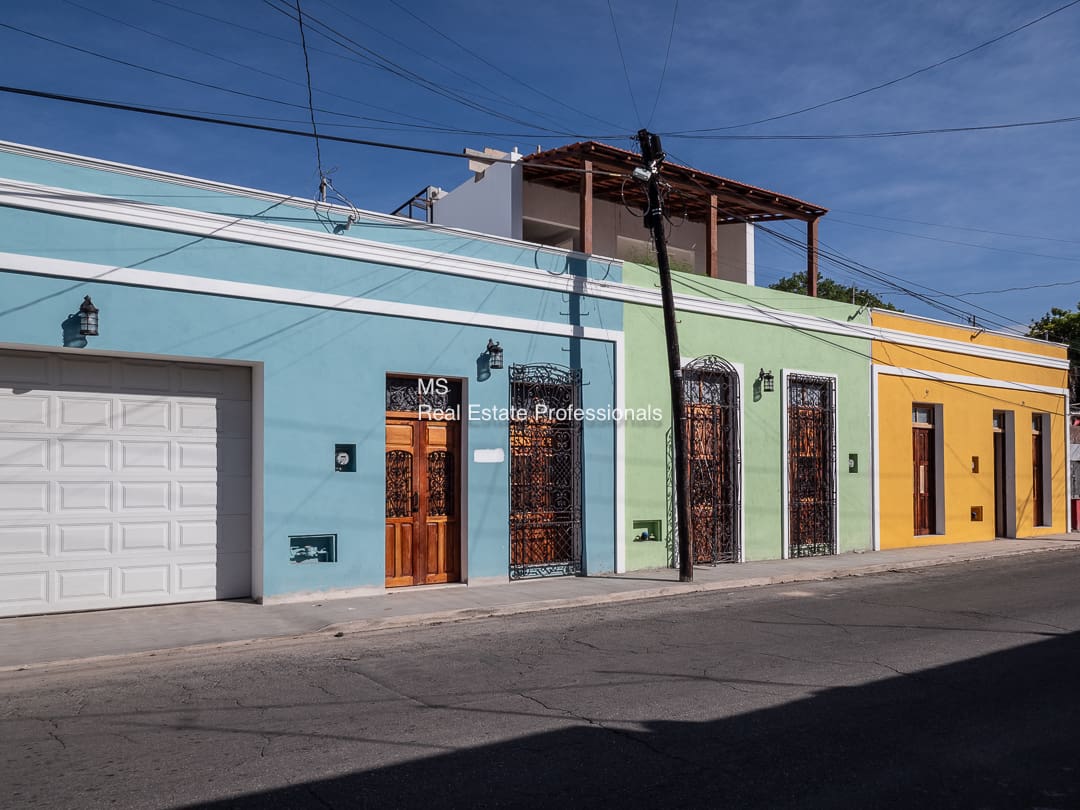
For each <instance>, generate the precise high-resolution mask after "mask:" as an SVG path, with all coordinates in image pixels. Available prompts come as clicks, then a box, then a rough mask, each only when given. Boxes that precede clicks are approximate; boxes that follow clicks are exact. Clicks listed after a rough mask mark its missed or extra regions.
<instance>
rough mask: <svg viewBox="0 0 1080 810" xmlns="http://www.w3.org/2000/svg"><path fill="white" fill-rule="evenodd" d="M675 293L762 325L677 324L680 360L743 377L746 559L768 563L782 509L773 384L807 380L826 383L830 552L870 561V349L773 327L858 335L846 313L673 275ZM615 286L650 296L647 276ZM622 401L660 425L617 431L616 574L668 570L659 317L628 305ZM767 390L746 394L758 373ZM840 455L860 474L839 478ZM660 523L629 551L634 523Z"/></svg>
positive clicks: (834, 306) (854, 317) (858, 342)
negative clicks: (833, 540)
mask: <svg viewBox="0 0 1080 810" xmlns="http://www.w3.org/2000/svg"><path fill="white" fill-rule="evenodd" d="M675 276H676V279H675V291H676V293H685V294H688V295H694V296H698V297H705V298H713V299H717V300H721V301H726V302H730V303H738V304H748V305H752V306H754V307H756V308H757V310H758V311H760V312H765V313H768V315H767V316H766V317H767V318H768V319H769V322H766V323H755V322H750V321H743V320H737V319H734V318H722V317H717V316H713V315H703V314H697V313H689V312H679V316H678V317H679V324H678V329H679V341H680V350H681V353H682V356H683V358H684V359H690V358H694V357H699V356H703V355H708V354H716V355H719V356H721V357H723V358H724V359H726V360H727V361H728V362H730V363H732V364H733V365H735V366H737V367H738V366H740V365H741V366H742V390H741V398H742V417H743V439H742V442H743V443H742V460H743V475H744V478H743V489H742V500H743V505H744V519H743V532H744V536H745V559H746V560H764V559H775V558H779V557H780V556H781V555H782V553H783V539H782V519H783V513H784V509H785V505H784V503H783V502H782V498H781V482H782V476H783V475H784V470H783V469H782V467H783V447H782V441H781V435H782V433H781V430H782V413H783V411H782V406H783V399H782V397H783V394H782V386H781V373H782V371H784V370H785V369H786V370H797V371H806V372H811V373H818V374H835V375H836V376H837V378H838V379H837V386H836V390H837V454H838V457H839V459H840V465H839V473H838V476H839V480H838V540H839V543H838V545H839V550H840V551H853V550H857V549H869V548H870V547H871V544H872V537H871V479H870V458H871V454H870V451H871V420H870V360H869V352H870V344H869V341H867V340H862V339H859V338H850V337H840V336H837V335H830V334H820V333H811V332H803V331H800V330H798V329H795V328H792V327H791V326H788V325H786V324H784V323H783V319H784V316H785V313H792V312H801V313H805V314H812V315H816V316H820V317H824V318H829V319H831V320H835V321H840V322H844V323H847V322H849V319H850V320H851V321H853V322H857V323H868V322H869V318H868V316H867V315H866V314H865V313H864V312H862V311H860V310H858V309H857V308H855V307H852V306H848V305H846V304H839V303H836V302H832V301H823V300H820V299H812V298H806V297H805V296H799V295H792V294H789V293H782V292H778V291H776V290H769V289H763V288H758V287H747V286H745V285H741V284H735V283H732V282H722V281H717V280H714V279H708V278H703V277H700V276H686V275H683V274H681V273H676V274H675ZM623 279H624V281H626V282H627V283H629V284H633V285H636V286H641V287H646V288H650V289H655V288H656V287H657V285H658V275H657V271H656V270H655V269H654V268H650V267H643V266H641V265H634V264H630V263H626V264H625V265H624V267H623ZM624 327H625V331H626V357H627V384H626V401H627V406H628V407H630V408H647V407H650V406H655V407H658V408H659V409H661V410H662V411H663V414H664V419H663V420H662V421H660V422H628V423H627V427H626V469H627V487H626V521H627V522H626V527H625V528H624V532H625V535H626V537H627V554H626V560H627V568H628V569H629V570H633V569H639V568H651V567H661V566H665V565H667V564H669V562H670V559H671V557H670V553H671V548H670V544H671V542H672V537H671V521H670V520H669V518H668V514H667V513H668V505H667V504H668V496H667V491H668V484H667V478H668V473H667V462H666V455H667V454H668V453H669V452H670V451H669V444H668V441H669V440H668V438H667V432H668V431H669V430H670V426H671V422H670V413H671V404H670V393H669V388H668V382H667V381H668V372H667V349H666V344H665V339H664V321H663V312H662V310H661V309H660V308H659V307H646V306H639V305H629V304H628V305H627V306H626V308H625V311H624ZM762 368H764V369H766V370H771V371H772V372H773V374H774V375H775V379H776V390H775V391H774V392H772V393H758V394H755V382H756V380H757V376H758V371H759V370H760V369H762ZM849 453H856V454H858V458H859V471H858V472H857V473H849V472H847V458H848V454H849ZM635 520H637V521H641V520H663V529H662V533H661V537H660V539H659V540H655V541H636V540H634V539H633V538H634V537H635V536H636V535H639V534H640V529H635V528H634V521H635Z"/></svg>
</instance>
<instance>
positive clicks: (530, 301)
mask: <svg viewBox="0 0 1080 810" xmlns="http://www.w3.org/2000/svg"><path fill="white" fill-rule="evenodd" d="M13 164H18V168H19V171H18V172H13V171H12V166H13ZM35 168H36V170H34V169H35ZM5 173H6V174H8V175H9V176H18V177H19V178H20V179H24V180H30V181H33V182H39V183H47V184H51V185H60V184H62V183H65V182H66V183H68V184H69V185H70V186H71V187H72V188H73V189H75V190H83V191H91V192H94V193H102V192H110V193H117V194H127V193H128V192H129V191H131V189H132V187H133V186H134V185H138V186H139V188H140V189H142V191H143V192H144V193H145V194H146V195H147V197H148V199H149V195H152V194H153V193H155V192H154V191H153V189H157V191H158V192H159V193H160V192H161V187H162V186H165V187H167V186H168V184H162V183H155V182H151V181H145V180H140V179H139V178H131V177H127V176H122V175H115V176H114V175H111V174H110V173H108V172H101V171H96V170H94V171H91V170H87V169H81V168H79V167H72V166H67V165H62V164H57V163H54V162H52V161H29V160H28V159H26V158H21V157H15V156H12V155H10V154H7V153H4V152H3V151H2V150H0V176H3V175H4V174H5ZM171 191H172V192H176V189H175V188H173V189H171ZM196 192H197V190H196V191H191V190H188V192H186V193H189V194H195V193H196ZM198 193H202V192H198ZM184 199H185V202H187V203H190V202H192V201H193V199H194V198H192V199H188V198H186V197H185V198H184ZM215 201H216V198H215ZM170 202H172V203H173V204H179V203H178V202H177V201H170ZM230 202H236V200H230ZM251 202H252V201H251V200H250V199H240V200H239V203H238V204H240V203H243V204H245V205H246V204H248V203H251ZM378 233H379V235H380V238H384V239H386V240H387V241H391V240H394V241H395V243H396V244H403V243H415V242H417V241H424V240H425V239H426V240H429V241H428V243H427V244H425V246H426V247H433V246H434V245H435V244H436V243H438V244H440V245H442V249H446V250H452V251H454V252H456V253H457V254H458V255H485V254H487V253H499V256H498V258H499V260H500V261H513V260H515V258H517V259H520V261H521V263H523V264H527V265H528V266H535V267H543V268H545V269H548V270H550V271H552V272H553V273H570V274H573V275H597V276H600V277H604V276H605V275H606V276H607V277H609V278H617V277H618V272H619V269H618V266H617V265H616V266H614V267H608V266H607V265H606V264H603V263H596V262H586V261H585V260H583V259H581V258H579V257H573V256H569V255H567V254H565V253H560V252H558V251H539V250H536V249H533V248H529V247H527V246H520V247H519V248H514V247H513V246H507V245H501V244H498V243H484V242H481V241H479V240H470V239H468V238H466V237H459V236H454V237H453V238H452V239H451V241H450V242H447V241H446V240H447V239H450V237H447V235H446V234H445V233H441V232H440V233H437V234H433V233H432V232H430V231H428V230H426V229H424V228H423V227H422V226H420V227H417V226H415V225H407V226H406V227H402V228H398V229H395V228H393V227H385V228H382V229H381V230H379V231H378ZM0 234H3V238H2V240H0V251H3V252H10V253H20V254H25V255H32V256H41V257H50V258H59V259H67V260H74V261H83V262H92V263H95V264H104V265H107V266H115V267H129V266H134V267H139V268H143V269H147V270H154V271H161V272H168V273H173V274H178V275H181V276H185V277H187V278H188V279H189V280H190V281H191V283H192V284H195V285H197V284H198V283H199V281H200V279H207V278H211V279H224V280H232V281H242V282H252V283H258V284H264V285H270V286H274V287H279V288H289V289H295V290H300V291H305V290H306V291H321V292H332V293H338V294H341V295H349V296H358V297H366V298H369V299H376V300H385V301H391V302H407V303H412V304H421V305H425V306H430V307H444V308H452V309H458V310H461V311H463V312H466V313H468V312H477V311H479V312H483V313H485V314H488V315H498V316H517V317H522V318H529V319H535V320H536V321H537V322H538V324H537V327H536V330H535V331H514V330H506V329H497V328H491V327H475V326H468V325H465V324H461V323H456V322H440V321H420V320H415V319H405V318H400V317H392V316H388V315H382V314H362V313H353V312H344V311H338V310H332V309H320V308H316V307H310V306H303V305H302V304H301V303H276V302H271V301H265V300H245V299H239V298H229V297H224V296H220V295H209V294H200V293H197V292H176V291H168V290H162V289H154V288H152V287H151V288H146V287H134V286H128V285H124V284H118V283H110V282H109V281H108V276H107V275H106V276H105V277H103V278H102V279H101V280H99V281H95V282H82V281H79V280H74V279H64V278H54V277H48V276H38V275H32V274H26V273H17V272H11V271H10V270H5V268H3V267H0V343H7V344H27V345H31V346H38V347H42V348H57V347H60V346H61V345H62V328H61V324H62V322H63V321H64V320H65V319H66V318H67V317H68V316H69V315H70V314H71V313H72V312H73V311H75V309H77V307H78V305H79V303H80V302H81V301H82V296H84V295H90V296H92V297H93V300H94V303H95V304H96V305H97V306H98V308H99V309H100V311H101V334H100V336H99V337H96V338H91V339H90V345H89V346H88V347H87V349H86V351H88V352H90V351H94V350H100V351H121V352H134V353H141V354H154V355H168V356H174V357H177V358H183V359H186V360H200V359H202V360H206V359H211V360H212V359H230V360H239V361H246V362H257V363H262V364H263V367H264V389H263V392H262V393H263V398H264V409H265V423H264V457H265V466H264V471H263V472H264V501H265V510H264V515H263V520H264V524H265V525H264V530H265V534H264V557H265V566H264V592H265V594H266V595H268V596H273V595H282V594H288V593H293V592H303V591H312V590H316V591H317V590H325V589H332V588H352V587H360V586H381V585H382V583H383V578H384V528H383V527H384V492H385V472H384V449H385V444H384V442H385V436H384V424H385V407H384V406H385V403H384V382H385V377H386V375H387V374H388V373H403V374H422V375H428V374H430V375H441V376H447V377H458V378H461V379H463V380H464V381H465V391H466V395H465V396H466V406H467V405H468V404H475V405H477V406H480V407H499V408H505V407H507V406H508V405H509V383H508V371H507V370H502V371H494V372H491V376H490V378H488V379H485V380H482V381H481V380H480V379H479V376H480V375H479V374H478V367H477V361H478V356H479V355H480V354H481V352H483V351H484V349H485V347H486V345H487V341H488V339H495V340H497V341H499V342H500V343H501V344H502V346H503V349H504V351H505V360H506V364H507V366H508V367H509V366H510V365H511V364H514V363H554V364H558V365H571V364H573V365H577V366H579V367H580V368H582V370H583V377H584V381H585V382H586V383H587V385H585V386H584V388H583V400H584V402H583V404H584V406H586V407H593V408H611V407H613V406H614V404H615V393H614V385H615V371H614V369H615V356H614V349H613V344H612V343H611V342H609V341H601V340H587V339H583V338H568V337H559V336H556V335H554V334H551V331H552V330H551V329H550V328H547V327H546V325H547V324H575V325H583V326H596V327H601V328H605V329H609V330H618V329H620V328H621V323H622V305H621V304H620V303H618V302H611V301H602V300H594V299H584V298H583V297H582V296H577V295H565V294H560V293H557V292H550V291H544V290H537V289H531V288H526V287H520V286H517V285H513V284H507V283H498V282H489V281H482V280H476V279H464V278H458V277H452V276H447V275H441V274H438V273H432V272H427V271H423V270H419V269H415V270H414V269H403V268H399V267H389V266H383V265H378V264H373V263H366V262H356V261H349V260H343V259H333V258H327V257H322V256H317V255H313V254H308V253H302V252H297V251H289V250H283V249H275V248H263V247H256V246H250V245H244V244H240V243H236V242H229V241H227V240H220V239H194V238H193V237H190V236H184V235H181V234H173V233H167V232H163V231H157V230H153V229H148V228H136V227H130V226H121V225H113V224H109V223H104V222H97V221H91V220H86V219H79V218H74V217H67V216H58V215H50V214H42V213H37V212H32V211H27V210H21V209H13V208H4V207H0ZM327 238H328V239H341V238H350V237H348V236H345V237H334V236H330V235H327ZM439 240H442V241H439ZM454 240H456V241H454ZM489 258H495V256H490V257H489ZM298 301H302V296H300V297H299V298H298ZM335 443H356V444H357V466H358V469H357V472H356V473H355V474H339V473H335V472H334V471H333V463H332V462H333V447H334V444H335ZM583 446H584V451H583V452H584V458H583V464H584V469H585V475H584V484H583V486H584V504H585V508H584V521H585V522H584V549H585V551H584V560H583V562H584V567H585V570H586V572H588V573H599V572H605V571H611V570H613V568H614V564H615V536H616V527H615V486H614V481H615V474H614V469H615V468H614V464H615V430H614V426H613V424H612V423H610V422H587V423H586V424H585V426H584V445H583ZM481 448H483V449H490V448H502V449H503V451H504V453H505V455H506V457H507V459H508V458H509V447H508V428H507V424H506V423H505V422H494V421H493V422H481V421H472V422H469V423H467V424H466V426H465V432H464V442H463V456H464V457H465V459H466V460H467V461H466V464H467V469H466V471H465V473H466V480H467V503H468V506H467V508H468V512H467V520H468V524H467V530H468V533H467V542H468V550H467V563H466V565H467V567H466V572H467V576H468V577H469V578H470V579H476V578H486V577H497V578H500V577H501V578H505V577H506V576H507V571H508V564H509V549H508V535H509V530H508V523H507V511H508V504H509V481H508V462H505V463H502V464H476V463H473V461H472V457H473V456H472V451H473V450H475V449H481ZM326 532H336V533H337V534H338V542H339V562H338V563H335V564H322V565H294V564H290V563H289V561H288V537H289V535H292V534H316V533H326Z"/></svg>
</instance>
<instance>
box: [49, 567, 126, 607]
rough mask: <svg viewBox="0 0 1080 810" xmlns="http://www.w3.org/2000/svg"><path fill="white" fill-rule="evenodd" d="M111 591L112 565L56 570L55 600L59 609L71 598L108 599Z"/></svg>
mask: <svg viewBox="0 0 1080 810" xmlns="http://www.w3.org/2000/svg"><path fill="white" fill-rule="evenodd" d="M112 594H113V591H112V567H108V568H64V569H60V570H58V571H57V572H56V601H57V602H58V603H60V605H61V608H60V609H61V610H72V609H73V608H70V607H67V606H64V604H63V603H64V602H70V601H71V600H73V599H108V598H109V597H111V596H112Z"/></svg>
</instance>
